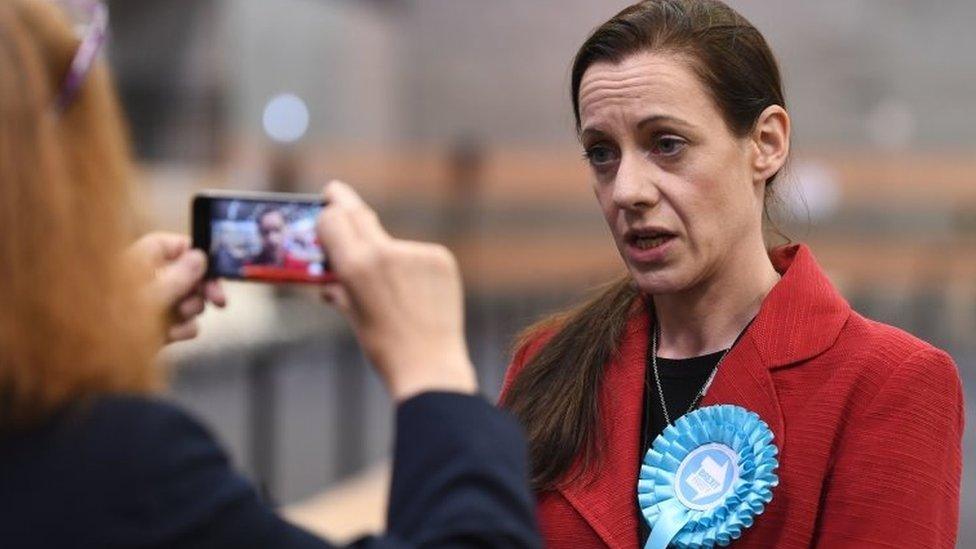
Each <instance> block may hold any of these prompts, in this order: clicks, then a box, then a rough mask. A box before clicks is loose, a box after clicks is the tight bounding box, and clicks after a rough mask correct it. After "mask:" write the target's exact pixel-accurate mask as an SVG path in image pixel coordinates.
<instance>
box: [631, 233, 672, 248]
mask: <svg viewBox="0 0 976 549" xmlns="http://www.w3.org/2000/svg"><path fill="white" fill-rule="evenodd" d="M669 238H671V237H670V236H664V235H661V236H638V237H636V238H634V239H633V245H634V246H635V247H636V248H637V249H640V250H650V249H653V248H657V247H658V246H660V245H661V244H664V243H665V242H667V241H668V239H669Z"/></svg>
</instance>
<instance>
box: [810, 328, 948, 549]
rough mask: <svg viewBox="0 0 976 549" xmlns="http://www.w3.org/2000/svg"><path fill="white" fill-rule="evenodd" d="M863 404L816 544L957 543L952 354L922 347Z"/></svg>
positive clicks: (843, 449)
mask: <svg viewBox="0 0 976 549" xmlns="http://www.w3.org/2000/svg"><path fill="white" fill-rule="evenodd" d="M864 410H865V411H864V413H863V414H861V415H860V416H859V417H856V418H852V419H851V421H850V422H849V423H848V424H847V428H846V433H845V434H844V435H843V437H842V439H841V440H840V442H839V445H838V447H837V449H836V450H835V452H834V456H835V458H834V461H833V463H832V468H831V471H830V474H829V476H828V477H827V479H826V482H825V487H824V494H823V499H822V507H821V516H820V520H819V522H818V526H817V530H816V532H815V546H816V547H819V548H824V549H826V548H830V549H836V548H848V547H850V548H854V547H858V548H863V547H928V548H946V549H949V548H952V547H955V540H956V532H957V529H958V523H959V485H960V475H961V472H962V471H961V469H962V466H961V459H962V448H961V445H962V434H963V420H964V407H963V397H962V385H961V382H960V380H959V374H958V372H957V370H956V367H955V364H954V363H953V361H952V359H951V358H950V357H949V356H948V355H947V354H945V353H944V352H942V351H939V350H936V349H934V348H931V347H927V348H925V349H922V350H920V351H917V352H916V353H914V354H913V355H911V356H910V357H909V358H908V359H907V360H906V361H905V362H904V363H902V364H901V365H900V366H898V367H897V368H896V369H895V370H894V371H893V373H892V374H891V376H890V377H889V378H888V379H887V380H886V381H885V382H884V384H883V385H882V387H881V389H880V390H879V392H878V393H877V394H876V395H875V397H874V398H873V400H872V402H871V403H870V405H869V406H867V407H866V408H865V409H864Z"/></svg>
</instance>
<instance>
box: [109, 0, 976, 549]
mask: <svg viewBox="0 0 976 549" xmlns="http://www.w3.org/2000/svg"><path fill="white" fill-rule="evenodd" d="M730 3H731V4H732V5H733V6H734V7H735V8H737V9H738V10H740V11H741V12H742V13H743V14H744V15H745V16H746V17H748V18H749V19H750V20H751V21H752V22H753V23H754V24H755V25H756V26H757V27H759V29H760V30H761V31H762V32H763V33H764V34H765V35H766V37H767V39H768V40H769V41H770V43H771V45H772V47H773V49H774V51H775V52H776V54H777V55H778V57H779V60H780V63H781V66H782V69H783V72H784V75H785V80H786V84H787V91H788V98H789V101H790V105H789V109H790V111H791V113H792V115H793V120H794V128H795V140H794V155H793V158H792V160H791V166H790V170H789V173H788V174H787V175H786V177H784V178H783V179H782V180H781V181H780V183H778V184H779V185H781V186H782V188H781V191H782V196H783V197H784V199H783V201H782V204H779V205H778V208H777V214H776V219H777V220H778V223H779V225H780V226H781V227H782V228H783V229H784V232H785V233H786V234H788V235H789V236H790V237H791V238H792V239H794V240H800V241H804V242H807V243H809V244H810V245H811V246H812V248H813V250H814V252H815V253H816V255H817V257H818V259H819V260H820V262H821V263H822V265H823V266H824V267H825V268H826V270H827V271H828V272H829V274H830V275H831V277H832V279H833V280H834V282H835V283H836V284H837V285H838V286H839V287H840V288H841V290H842V291H843V293H844V294H845V296H846V297H847V298H848V299H849V300H850V302H851V303H852V304H853V306H854V307H855V308H856V309H857V310H858V311H860V312H861V313H863V314H865V315H867V316H869V317H873V318H875V319H878V320H881V321H883V322H887V323H891V324H894V325H896V326H900V327H902V328H904V329H906V330H909V331H911V332H912V333H914V334H916V335H918V336H920V337H922V338H924V339H927V340H928V341H931V342H933V343H935V344H936V345H938V346H941V347H943V348H945V349H947V350H948V351H949V352H950V353H951V354H952V355H953V357H955V359H956V362H957V363H958V365H959V369H960V373H961V375H962V378H963V382H964V385H965V386H966V388H967V398H968V401H969V403H970V406H968V408H967V418H968V423H969V424H970V425H972V424H973V421H974V419H973V415H972V405H973V404H974V403H976V394H974V391H976V379H974V376H976V374H974V372H973V365H974V361H976V340H974V338H973V335H974V333H976V154H974V153H976V109H973V108H972V107H971V101H972V98H973V97H976V63H974V61H973V57H972V54H973V52H974V51H976V34H974V33H973V32H972V29H971V22H972V21H974V20H976V3H974V2H972V1H971V0H942V1H940V2H939V3H938V4H937V5H933V4H932V3H928V2H918V1H907V0H821V1H819V2H807V1H804V0H781V1H779V2H775V3H772V2H768V1H764V0H733V1H731V2H730ZM626 4H628V2H621V1H609V0H605V1H601V2H593V1H592V0H531V1H526V0H491V1H486V0H275V1H273V2H271V1H269V0H138V1H133V0H114V1H111V2H109V5H110V8H111V11H112V37H111V41H110V48H109V59H110V62H111V63H112V65H113V66H114V69H115V72H116V77H117V80H118V83H119V86H120V89H121V93H122V99H123V102H124V104H125V107H126V110H127V111H128V114H129V116H130V119H131V121H132V133H133V138H134V141H135V144H136V147H137V151H138V155H139V158H140V159H141V165H142V168H143V173H142V175H143V179H144V182H145V184H146V189H147V194H146V196H147V200H146V205H147V208H146V209H147V212H148V213H149V214H150V218H151V223H152V225H153V226H154V227H156V228H165V229H174V230H180V231H187V230H188V223H189V220H188V213H189V200H190V197H191V196H192V194H193V193H194V192H195V191H197V190H199V189H202V188H212V187H216V188H226V189H255V190H265V189H269V190H285V191H304V192H315V191H317V190H318V189H319V188H320V187H321V185H322V184H323V183H324V182H326V181H327V180H329V179H330V178H341V179H344V180H346V181H348V182H350V183H352V184H353V185H354V186H355V187H357V188H358V189H359V190H360V191H361V192H362V193H363V194H364V195H365V196H366V197H367V198H368V199H369V200H370V201H371V202H372V203H373V204H374V205H375V206H376V207H377V209H378V210H379V211H380V212H381V215H382V217H383V219H384V220H385V221H386V222H387V224H388V225H390V227H391V230H392V232H393V233H394V234H396V235H398V236H402V237H413V238H423V239H429V240H437V241H440V242H443V243H445V244H447V245H448V246H450V247H451V248H452V249H453V250H454V251H455V253H456V254H457V255H458V257H459V259H460V261H461V264H462V267H463V270H464V275H465V279H466V285H467V290H468V304H469V308H468V330H469V344H470V348H471V351H472V354H473V358H474V360H475V362H476V364H477V366H478V369H479V372H480V378H481V382H482V386H483V390H484V393H485V394H486V395H487V396H488V397H489V398H495V397H496V395H497V394H498V390H499V388H500V385H501V380H502V377H503V374H504V370H505V367H506V364H507V361H508V359H509V356H510V347H511V342H512V338H513V336H514V335H515V334H516V333H517V332H518V331H519V330H520V329H522V328H524V327H526V326H527V325H528V324H529V323H531V322H532V321H533V320H536V319H538V318H539V317H540V316H541V315H543V314H545V313H546V312H551V311H554V310H557V309H559V308H560V307H563V306H565V305H566V304H569V303H571V302H573V301H574V300H576V299H579V298H580V297H581V296H582V295H584V294H585V293H586V292H587V291H588V290H590V289H591V288H593V287H594V286H595V285H597V284H599V283H600V282H602V281H606V280H608V279H610V278H611V277H613V276H614V275H615V274H616V273H618V272H620V271H621V270H622V264H621V262H620V260H619V258H618V257H617V254H616V251H615V249H614V247H613V245H612V243H611V241H610V239H609V235H608V233H607V231H606V229H605V228H604V225H603V222H602V218H601V216H600V213H599V211H598V209H597V207H596V206H595V204H594V201H593V199H592V195H591V192H590V190H589V183H588V172H587V168H586V166H585V164H584V162H583V160H582V158H581V150H580V147H579V146H578V144H577V143H576V140H575V137H574V132H573V128H572V113H571V110H570V103H569V97H568V87H569V67H570V62H571V59H572V56H573V54H574V53H575V51H576V48H577V47H578V46H579V45H580V44H581V43H582V41H583V40H584V38H585V36H586V35H587V33H588V32H589V31H590V30H592V29H593V28H594V27H595V26H596V25H598V24H599V23H601V22H603V21H604V20H606V19H607V18H609V17H610V16H611V15H613V14H614V13H616V11H617V10H618V9H620V8H622V7H623V6H625V5H626ZM228 291H229V294H230V298H231V305H230V307H229V308H228V309H227V310H226V311H222V312H211V313H208V314H207V315H206V316H205V317H204V332H205V334H204V336H203V337H202V338H201V339H200V340H198V341H196V342H193V343H191V344H183V345H178V346H176V347H174V348H172V349H171V350H170V351H169V354H170V357H169V358H170V359H171V360H170V361H171V362H172V363H173V369H174V374H173V375H174V380H175V385H174V389H173V394H174V396H175V398H177V399H178V400H179V401H181V402H182V403H184V404H185V405H186V406H188V407H190V408H191V409H193V410H195V411H196V412H197V413H198V414H199V415H201V416H203V417H204V418H205V419H206V420H207V421H208V422H209V423H210V425H212V426H213V428H214V429H215V430H216V431H217V434H218V436H219V437H220V438H221V440H222V441H223V443H224V444H225V445H226V447H227V448H228V449H229V450H230V451H231V453H232V454H233V456H234V459H235V460H236V462H237V464H238V465H239V466H240V467H241V468H243V470H244V471H245V472H246V473H247V474H248V475H249V476H250V477H251V478H252V479H253V480H254V481H255V482H257V483H258V484H259V485H260V486H262V488H263V490H265V492H266V493H267V494H268V495H269V496H270V497H271V498H273V499H274V500H275V501H277V502H278V503H280V504H282V505H283V506H284V507H285V509H286V511H287V513H288V515H289V516H291V517H292V518H294V520H296V521H299V522H302V523H303V524H306V525H308V526H310V527H312V528H314V529H316V530H317V531H319V532H323V533H328V534H331V535H333V536H335V537H338V538H346V539H348V538H349V537H351V536H353V535H356V534H357V533H361V532H364V531H369V530H374V529H378V528H380V527H381V526H382V518H383V512H384V500H383V498H384V490H385V486H386V483H387V475H388V461H387V460H388V455H389V448H390V444H391V436H392V433H391V419H392V417H393V416H392V411H393V410H392V407H391V405H390V402H389V401H388V400H387V399H386V397H385V395H384V394H383V391H382V390H381V387H380V386H379V384H378V381H377V380H376V379H375V378H374V377H373V376H372V374H371V373H370V372H369V370H368V369H367V368H365V367H364V366H363V362H362V360H363V359H362V357H361V356H360V354H359V351H358V350H357V347H356V344H355V341H354V340H353V338H352V336H351V334H350V333H349V332H348V331H347V330H346V329H345V327H344V326H343V324H342V323H341V321H340V319H339V318H338V317H337V316H336V315H335V314H334V313H332V312H330V311H329V310H328V309H326V308H325V307H323V306H321V305H320V303H319V302H318V300H317V296H316V295H315V292H314V291H311V290H309V289H295V288H278V289H275V288H271V287H267V286H262V285H256V284H228ZM974 445H976V440H974V438H973V436H972V429H968V430H967V435H966V440H965V452H966V462H967V469H966V477H967V478H966V479H965V483H964V486H963V490H964V496H963V502H962V520H961V524H962V525H963V526H962V531H961V536H960V541H959V545H960V546H961V547H976V482H974V480H976V479H974V478H973V474H974V473H973V471H974V470H976V469H974V466H976V451H974Z"/></svg>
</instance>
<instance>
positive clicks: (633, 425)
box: [503, 245, 964, 549]
mask: <svg viewBox="0 0 976 549" xmlns="http://www.w3.org/2000/svg"><path fill="white" fill-rule="evenodd" d="M772 259H773V263H774V265H775V267H776V269H777V270H778V271H779V272H780V273H781V274H782V275H783V277H782V280H781V281H780V282H779V283H778V284H777V285H776V286H775V287H774V288H773V290H772V292H770V294H769V295H768V296H767V297H766V299H765V301H764V302H763V304H762V307H761V309H760V311H759V315H758V316H757V317H756V320H755V321H754V322H753V324H752V326H750V328H749V329H748V330H747V331H746V333H745V335H744V336H743V337H742V339H741V340H740V341H739V343H738V344H737V345H736V346H735V347H734V348H733V350H732V351H731V352H730V353H729V354H728V356H727V357H726V358H725V361H724V362H723V363H722V365H721V367H720V369H719V371H718V374H717V376H716V378H715V380H714V382H713V383H712V386H711V388H710V389H709V391H708V394H707V395H706V396H705V398H704V399H703V401H702V404H701V405H702V406H708V405H712V404H737V405H739V406H743V407H745V408H747V409H749V410H752V411H754V412H756V413H758V414H759V415H760V416H761V417H762V419H763V420H765V421H766V423H768V424H769V426H770V428H771V429H772V431H773V434H774V435H775V439H774V441H773V442H774V443H775V444H776V445H777V446H778V447H779V452H780V459H779V462H780V467H779V471H778V473H779V478H780V484H779V486H778V487H777V488H776V489H775V490H774V491H773V501H772V502H771V503H770V504H769V505H768V506H767V507H766V510H765V512H764V513H763V514H762V515H760V516H759V517H757V519H756V523H755V524H754V525H753V526H752V528H749V529H748V530H746V532H745V533H744V534H743V536H742V537H741V538H740V539H739V540H737V541H734V542H733V543H732V545H731V547H734V548H739V549H744V548H756V549H759V548H764V549H765V548H769V547H784V548H794V547H795V548H801V547H803V548H806V547H822V548H844V547H859V548H860V547H925V548H933V547H945V548H950V547H954V546H955V539H956V531H957V527H958V521H959V484H960V475H961V469H962V466H961V454H962V449H961V445H962V441H961V439H962V433H963V414H964V409H963V397H962V385H961V383H960V380H959V375H958V372H957V370H956V367H955V364H954V363H953V361H952V359H951V358H950V357H949V356H948V355H947V354H946V353H945V352H943V351H940V350H938V349H936V348H935V347H932V346H931V345H929V344H927V343H925V342H923V341H921V340H919V339H916V338H915V337H913V336H911V335H909V334H907V333H905V332H903V331H901V330H898V329H896V328H893V327H891V326H887V325H884V324H880V323H878V322H874V321H871V320H868V319H866V318H864V317H862V316H860V315H858V314H857V313H855V312H854V311H852V310H851V307H850V305H848V304H847V302H846V301H845V300H844V299H843V298H842V297H841V296H840V295H839V294H838V292H837V291H836V290H835V289H834V287H833V286H832V285H831V283H830V281H829V280H828V279H827V277H826V275H824V273H823V272H822V271H821V269H820V267H819V266H818V265H817V263H816V261H815V260H814V258H813V255H812V254H811V253H810V250H809V249H808V248H807V247H805V246H803V245H797V246H790V247H783V248H779V249H777V250H775V251H773V253H772ZM635 311H639V312H636V313H635V315H634V317H633V318H632V319H631V321H630V323H629V324H628V326H627V328H626V330H625V336H624V339H623V341H622V344H621V347H620V354H619V358H618V359H616V360H615V361H613V362H612V363H610V364H609V365H608V367H607V369H606V373H605V378H604V384H603V387H602V390H601V397H600V398H601V401H600V402H601V404H600V406H601V410H602V413H601V418H600V429H602V434H603V437H604V440H605V441H606V446H605V447H604V450H603V451H602V453H601V458H600V461H599V462H598V464H597V466H596V467H595V468H594V472H593V474H592V476H591V477H589V478H588V479H586V480H585V481H578V482H574V483H572V484H569V485H566V486H563V487H562V488H560V489H558V490H556V491H552V492H545V493H540V494H537V498H538V516H539V521H540V526H541V528H542V532H543V537H544V539H545V540H546V542H547V546H548V547H553V548H574V549H581V548H590V547H594V548H601V547H612V548H627V549H631V548H634V547H637V526H638V524H637V521H638V520H643V519H642V518H640V517H639V515H638V512H637V509H636V486H637V473H638V463H639V461H640V457H639V456H638V451H639V450H638V446H639V444H640V426H641V411H642V406H643V388H644V366H645V356H646V353H647V334H648V322H649V321H648V316H647V314H646V312H645V311H644V308H642V307H638V308H635ZM545 339H546V338H545V337H539V338H536V340H534V341H532V342H531V343H530V344H528V345H527V346H525V347H524V348H522V349H520V350H519V351H518V352H517V353H516V355H515V358H514V360H513V362H512V365H511V367H510V368H509V371H508V374H507V375H506V380H505V386H504V388H503V394H504V391H506V390H507V389H508V387H509V386H510V385H511V382H512V380H513V379H514V378H515V377H516V376H518V372H519V370H520V368H521V367H522V366H523V365H524V364H525V363H526V361H527V360H528V359H529V358H530V357H531V356H533V354H534V353H535V352H537V351H538V350H539V348H540V347H541V346H542V344H544V341H545Z"/></svg>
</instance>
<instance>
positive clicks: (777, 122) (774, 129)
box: [752, 105, 790, 185]
mask: <svg viewBox="0 0 976 549" xmlns="http://www.w3.org/2000/svg"><path fill="white" fill-rule="evenodd" d="M752 142H753V146H754V152H755V157H754V158H753V163H752V166H753V169H754V170H755V176H754V180H755V181H756V182H757V183H762V184H763V185H765V183H766V181H767V180H768V179H769V178H770V177H773V176H774V175H775V174H776V173H777V172H778V171H779V170H780V169H781V168H782V167H783V164H785V163H786V158H787V157H788V156H789V154H790V115H789V113H787V112H786V109H784V108H783V107H781V106H779V105H772V106H769V107H766V110H764V111H763V112H762V114H760V115H759V118H758V119H757V120H756V125H755V127H754V129H753V131H752Z"/></svg>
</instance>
